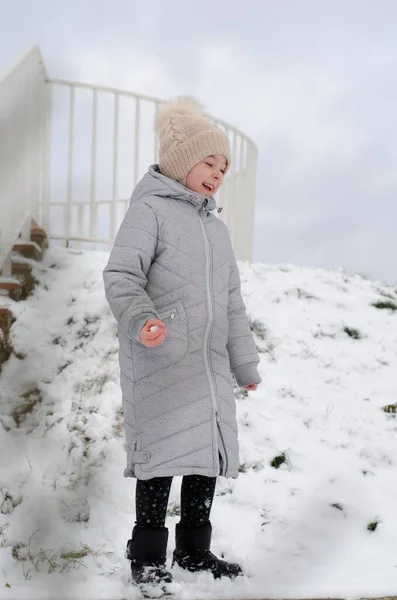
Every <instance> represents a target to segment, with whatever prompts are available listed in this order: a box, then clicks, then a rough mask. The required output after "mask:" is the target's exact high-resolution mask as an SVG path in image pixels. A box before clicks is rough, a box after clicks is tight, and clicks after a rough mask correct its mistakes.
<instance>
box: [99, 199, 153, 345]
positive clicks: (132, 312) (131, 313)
mask: <svg viewBox="0 0 397 600" xmlns="http://www.w3.org/2000/svg"><path fill="white" fill-rule="evenodd" d="M156 244H157V219H156V216H155V214H154V212H153V210H152V208H151V207H150V206H149V205H148V204H145V203H143V202H139V203H134V204H131V205H130V207H129V209H128V210H127V212H126V214H125V216H124V219H123V222H122V223H121V226H120V229H119V231H118V233H117V236H116V239H115V241H114V246H113V249H112V251H111V253H110V257H109V261H108V264H107V265H106V267H105V269H104V271H103V280H104V284H105V296H106V300H107V301H108V303H109V306H110V310H111V311H112V313H113V315H114V317H115V319H116V321H117V323H118V325H119V327H120V328H121V329H122V330H123V331H124V332H125V334H126V335H127V336H128V337H130V338H132V339H134V340H135V341H136V342H138V343H142V342H141V341H140V339H139V332H140V330H141V328H142V327H143V325H144V324H145V323H146V321H147V320H148V319H150V318H157V319H158V318H159V316H158V313H157V311H156V310H155V307H154V304H153V302H152V300H151V298H150V297H149V296H148V294H147V293H146V291H145V287H146V284H147V274H148V271H149V269H150V266H151V264H152V261H153V259H154V257H155V253H156Z"/></svg>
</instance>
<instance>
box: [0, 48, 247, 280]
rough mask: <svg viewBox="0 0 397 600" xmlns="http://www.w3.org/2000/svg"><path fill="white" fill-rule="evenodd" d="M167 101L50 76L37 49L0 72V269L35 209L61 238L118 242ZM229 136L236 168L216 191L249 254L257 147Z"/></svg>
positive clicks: (242, 256) (241, 248)
mask: <svg viewBox="0 0 397 600" xmlns="http://www.w3.org/2000/svg"><path fill="white" fill-rule="evenodd" d="M162 104H163V101H162V100H160V99H158V98H152V97H149V96H145V95H143V94H137V93H132V92H128V91H123V90H118V89H114V88H109V87H104V86H94V85H90V84H86V83H78V82H72V81H61V80H56V79H48V77H47V75H46V70H45V67H44V63H43V59H42V57H41V54H40V51H39V49H38V48H37V47H35V48H33V49H32V50H30V51H29V52H28V53H27V54H25V55H24V56H23V57H22V59H20V60H19V61H18V62H17V63H16V64H15V65H14V66H13V67H12V68H10V69H8V70H7V72H5V73H3V75H1V76H0V269H2V274H3V276H4V275H7V274H8V271H9V269H10V264H11V263H10V250H11V248H12V246H13V244H14V243H15V240H16V238H17V237H18V236H19V235H21V236H22V237H26V238H27V239H28V238H29V226H30V218H31V217H33V218H35V220H36V221H37V222H38V223H39V225H41V226H42V227H43V228H44V229H45V230H46V232H47V234H48V236H49V237H50V238H52V239H54V240H63V241H65V242H66V243H67V244H77V245H79V246H82V247H84V246H88V247H94V248H98V247H101V246H102V245H104V246H106V247H107V246H109V245H111V244H112V243H113V241H114V238H115V236H116V233H117V230H118V228H119V226H120V223H121V221H122V219H123V216H124V214H125V212H126V210H127V208H128V204H129V200H130V197H131V192H132V190H133V188H134V186H135V185H136V184H137V183H138V180H139V179H140V177H142V175H143V174H144V173H145V172H146V170H147V168H148V165H150V164H152V163H156V162H157V161H158V139H157V136H156V134H155V131H154V126H153V123H154V119H155V116H156V113H157V112H158V110H159V109H160V107H161V106H162ZM214 120H215V122H217V123H218V125H219V126H220V127H222V128H223V129H224V131H225V132H226V133H227V134H228V136H229V139H230V142H231V149H232V158H233V161H232V167H231V170H230V172H229V173H228V174H227V176H226V178H225V181H224V185H223V186H222V188H221V189H220V191H219V193H218V198H217V200H218V204H219V205H220V206H222V207H223V211H222V212H221V213H220V214H219V218H221V219H222V220H224V221H225V222H226V223H227V225H228V227H229V230H230V232H231V238H232V242H233V247H234V250H235V253H236V256H237V258H238V259H239V260H248V261H250V262H251V261H252V247H253V226H254V209H255V180H256V168H257V149H256V146H255V144H254V143H253V142H252V141H251V140H250V139H249V138H248V137H247V136H246V135H245V134H244V133H243V132H241V131H239V130H238V129H236V128H235V127H232V126H231V125H228V124H227V123H225V122H223V121H221V120H219V119H214Z"/></svg>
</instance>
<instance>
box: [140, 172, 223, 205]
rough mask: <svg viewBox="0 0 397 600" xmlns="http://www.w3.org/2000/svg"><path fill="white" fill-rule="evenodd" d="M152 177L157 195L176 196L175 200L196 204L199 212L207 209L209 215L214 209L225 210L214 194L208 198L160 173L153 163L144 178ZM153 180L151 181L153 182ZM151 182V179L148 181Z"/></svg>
mask: <svg viewBox="0 0 397 600" xmlns="http://www.w3.org/2000/svg"><path fill="white" fill-rule="evenodd" d="M145 178H147V179H149V178H150V179H152V182H153V183H154V182H155V183H156V185H155V186H154V187H155V190H153V192H154V193H155V195H157V196H165V197H170V198H174V199H175V200H182V201H183V202H187V203H189V204H191V205H192V206H194V208H195V209H196V210H197V212H199V211H200V210H205V211H206V212H207V216H208V215H209V213H210V212H211V211H213V210H215V209H216V210H217V211H218V212H221V211H222V210H223V208H222V207H219V206H218V205H217V203H216V200H215V198H214V196H210V197H209V198H207V197H206V196H203V195H202V194H199V193H198V192H194V191H193V190H190V189H189V188H187V187H186V186H185V185H183V184H182V183H179V182H178V181H175V180H174V179H170V178H169V177H166V176H165V175H162V173H160V169H159V166H158V165H151V166H150V167H149V170H148V172H147V173H146V175H145V176H144V179H145ZM152 182H151V183H152ZM147 183H149V181H147Z"/></svg>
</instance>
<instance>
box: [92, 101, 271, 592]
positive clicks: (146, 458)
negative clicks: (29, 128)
mask: <svg viewBox="0 0 397 600" xmlns="http://www.w3.org/2000/svg"><path fill="white" fill-rule="evenodd" d="M156 126H157V131H158V133H159V137H160V150H159V165H153V166H151V167H150V168H149V171H148V173H146V175H145V176H144V177H143V178H142V180H141V181H140V182H139V184H138V185H137V187H136V189H135V190H134V193H133V194H132V198H131V202H130V206H129V209H128V211H127V213H126V215H125V217H124V220H123V222H122V224H121V226H120V230H119V232H118V234H117V237H116V239H115V243H114V247H113V249H112V252H111V254H110V258H109V262H108V264H107V266H106V268H105V269H104V272H103V278H104V282H105V293H106V298H107V301H108V302H109V305H110V308H111V310H112V312H113V314H114V316H115V318H116V320H117V324H118V336H119V343H120V353H119V360H120V371H121V374H120V379H121V389H122V395H123V409H124V419H125V421H124V425H125V433H126V440H127V468H126V469H125V471H124V475H125V476H126V477H135V478H136V479H137V485H136V523H135V527H134V529H133V531H132V536H131V539H130V540H128V543H127V558H129V559H130V560H131V572H132V580H133V582H134V583H135V584H137V585H139V586H140V587H141V589H142V590H143V591H146V592H147V591H148V586H149V587H150V586H155V587H156V588H158V589H160V590H163V591H164V592H168V593H170V592H172V591H174V589H175V585H173V583H174V581H173V578H172V575H171V574H170V573H169V572H168V571H167V569H166V548H167V541H168V529H167V528H166V527H165V518H166V511H167V503H168V496H169V492H170V487H171V482H172V477H173V476H174V475H182V476H183V479H182V487H181V519H180V523H178V524H177V526H176V536H175V551H174V554H173V563H172V564H173V565H174V563H175V564H177V565H179V567H181V568H182V569H187V570H189V571H193V572H198V571H209V572H211V573H212V574H213V576H214V577H216V578H218V577H222V576H227V577H235V576H237V575H241V574H242V570H241V568H240V567H239V565H237V564H234V563H228V562H226V561H223V560H220V559H218V558H217V557H216V556H214V554H212V553H211V552H210V542H211V522H210V511H211V505H212V500H213V496H214V492H215V484H216V478H217V476H218V475H222V476H224V477H233V478H236V477H237V476H238V464H239V463H238V441H237V423H236V416H235V412H236V409H235V398H234V394H233V375H234V376H235V378H236V381H237V384H238V385H240V386H241V387H245V388H246V389H249V390H255V389H256V388H257V385H258V384H259V383H260V382H261V381H262V380H261V378H260V376H259V374H258V369H257V364H258V362H259V356H258V353H257V350H256V347H255V343H254V340H253V337H252V334H251V330H250V326H249V321H248V318H247V314H246V309H245V305H244V302H243V299H242V296H241V291H240V277H239V271H238V267H237V263H236V259H235V256H234V253H233V248H232V244H231V240H230V235H229V231H228V228H227V226H226V225H225V223H223V221H221V220H220V219H219V218H216V217H215V215H213V214H212V212H213V211H214V210H215V209H217V210H218V212H220V211H221V210H222V209H221V208H218V207H217V205H216V202H215V199H214V195H215V194H216V192H217V190H218V189H219V187H220V186H221V185H222V182H223V177H224V175H225V173H226V172H227V171H228V169H229V168H230V147H229V139H228V137H227V136H226V134H224V133H223V131H222V130H221V129H220V128H219V127H217V126H216V125H215V124H214V123H213V122H212V121H210V120H209V119H208V118H206V117H205V115H204V114H203V112H202V109H201V106H200V105H199V103H198V102H197V101H195V100H193V99H191V98H189V97H183V98H179V99H177V100H175V101H173V102H170V103H169V104H168V105H167V106H166V107H165V108H164V109H163V110H162V111H161V112H160V113H159V115H158V118H157V120H156ZM239 202H244V198H239Z"/></svg>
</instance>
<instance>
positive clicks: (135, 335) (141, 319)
mask: <svg viewBox="0 0 397 600" xmlns="http://www.w3.org/2000/svg"><path fill="white" fill-rule="evenodd" d="M157 318H158V317H157V315H154V314H153V313H139V315H136V317H134V318H133V319H132V320H131V323H130V327H129V330H128V333H129V335H130V337H132V339H133V340H135V341H136V342H138V343H139V344H142V342H141V340H140V339H139V334H140V332H141V329H142V327H143V326H144V324H145V323H146V321H148V320H149V319H157ZM142 345H143V344H142Z"/></svg>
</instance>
